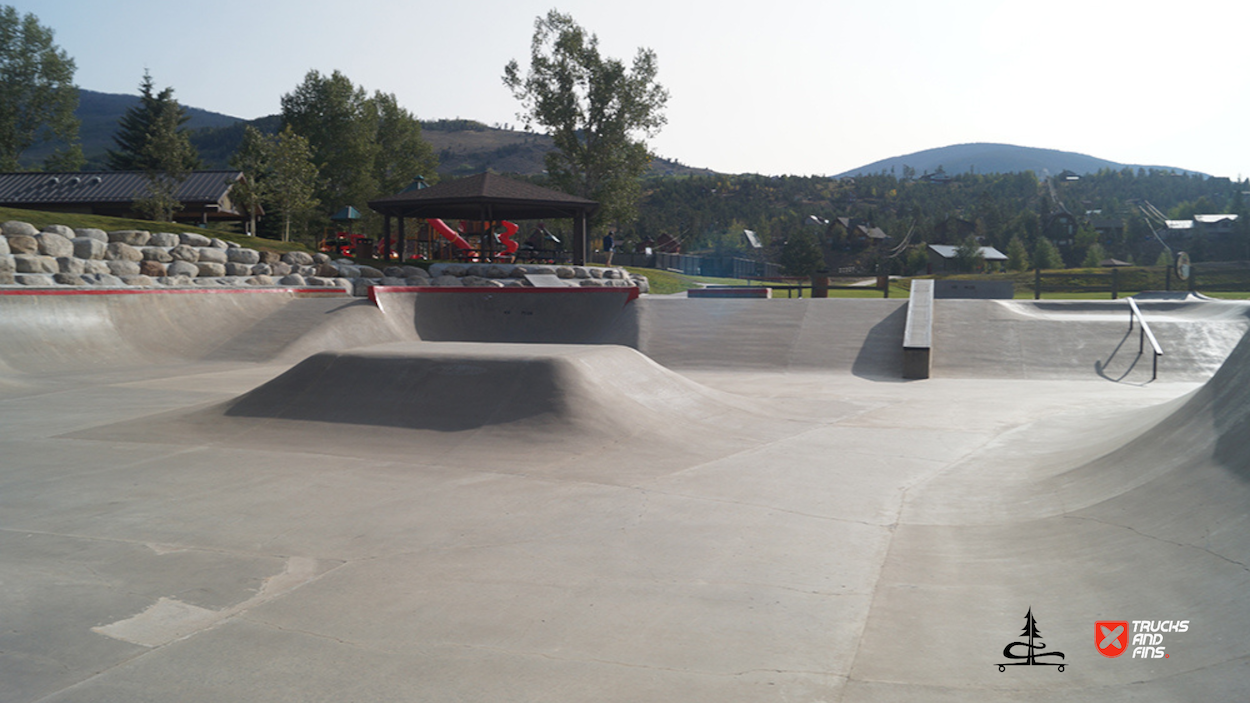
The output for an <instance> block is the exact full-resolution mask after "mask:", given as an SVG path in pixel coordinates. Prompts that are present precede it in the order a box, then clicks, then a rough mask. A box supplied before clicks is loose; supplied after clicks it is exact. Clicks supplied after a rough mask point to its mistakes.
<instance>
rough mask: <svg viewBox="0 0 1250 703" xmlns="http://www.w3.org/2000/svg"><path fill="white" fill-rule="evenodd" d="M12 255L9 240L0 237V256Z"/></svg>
mask: <svg viewBox="0 0 1250 703" xmlns="http://www.w3.org/2000/svg"><path fill="white" fill-rule="evenodd" d="M12 253H13V252H12V251H10V250H9V238H8V237H0V256H10V255H11V254H12Z"/></svg>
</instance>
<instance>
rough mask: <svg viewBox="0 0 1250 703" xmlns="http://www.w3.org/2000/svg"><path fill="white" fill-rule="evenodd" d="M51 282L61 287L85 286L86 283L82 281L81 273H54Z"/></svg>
mask: <svg viewBox="0 0 1250 703" xmlns="http://www.w3.org/2000/svg"><path fill="white" fill-rule="evenodd" d="M52 280H53V281H55V282H56V283H58V284H60V285H62V286H85V285H87V282H86V281H84V280H83V277H82V274H81V273H66V272H62V273H54V274H52Z"/></svg>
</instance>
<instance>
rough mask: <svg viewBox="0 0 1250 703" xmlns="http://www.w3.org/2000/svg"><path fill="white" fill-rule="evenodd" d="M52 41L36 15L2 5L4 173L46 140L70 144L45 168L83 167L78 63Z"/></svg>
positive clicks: (0, 162)
mask: <svg viewBox="0 0 1250 703" xmlns="http://www.w3.org/2000/svg"><path fill="white" fill-rule="evenodd" d="M52 37H53V32H52V30H51V29H48V28H47V27H44V26H42V25H40V24H39V18H37V17H35V16H34V15H33V14H27V15H25V16H19V15H18V12H17V10H16V9H14V8H13V7H11V6H8V5H5V6H3V7H0V171H16V170H18V160H19V159H20V158H21V156H22V153H23V152H25V151H26V150H27V149H29V148H30V147H32V146H34V145H36V144H41V143H44V142H60V143H64V144H66V145H67V146H65V147H62V148H61V149H59V150H57V151H55V152H53V153H52V154H51V155H50V156H48V157H47V159H46V160H45V161H44V167H45V168H48V169H49V170H62V171H64V170H75V169H78V168H81V167H82V163H83V157H82V148H81V147H80V146H79V144H78V124H79V123H78V118H76V117H74V110H75V109H76V108H77V107H78V88H77V86H75V85H74V69H75V66H74V60H73V59H72V58H70V57H69V55H68V54H66V53H65V51H64V50H63V49H61V48H59V47H58V46H57V45H56V44H54V43H53V42H52Z"/></svg>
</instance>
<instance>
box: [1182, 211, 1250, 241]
mask: <svg viewBox="0 0 1250 703" xmlns="http://www.w3.org/2000/svg"><path fill="white" fill-rule="evenodd" d="M1237 219H1238V216H1237V215H1231V214H1218V215H1194V219H1192V220H1167V221H1166V227H1165V232H1166V234H1165V235H1164V236H1166V237H1169V238H1174V239H1183V238H1188V237H1192V236H1194V235H1197V234H1201V235H1202V236H1204V237H1209V238H1216V237H1227V236H1229V235H1232V234H1233V233H1234V232H1235V228H1236V225H1237Z"/></svg>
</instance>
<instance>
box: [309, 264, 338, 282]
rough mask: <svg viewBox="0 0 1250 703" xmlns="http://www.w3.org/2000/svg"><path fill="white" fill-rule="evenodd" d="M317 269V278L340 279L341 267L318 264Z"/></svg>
mask: <svg viewBox="0 0 1250 703" xmlns="http://www.w3.org/2000/svg"><path fill="white" fill-rule="evenodd" d="M316 268H317V271H316V274H315V275H317V276H320V277H322V278H338V275H339V267H338V266H336V265H334V264H330V263H325V264H317V267H316Z"/></svg>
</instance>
